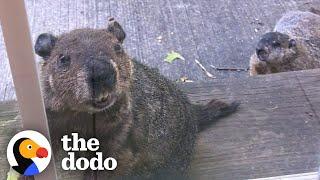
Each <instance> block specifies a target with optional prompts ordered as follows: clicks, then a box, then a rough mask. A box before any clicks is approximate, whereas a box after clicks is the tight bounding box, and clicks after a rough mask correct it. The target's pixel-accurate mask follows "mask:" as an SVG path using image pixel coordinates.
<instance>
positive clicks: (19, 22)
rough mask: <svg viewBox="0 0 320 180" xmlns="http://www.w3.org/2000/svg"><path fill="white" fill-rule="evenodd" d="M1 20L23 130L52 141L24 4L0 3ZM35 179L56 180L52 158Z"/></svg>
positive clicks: (5, 0) (9, 0)
mask: <svg viewBox="0 0 320 180" xmlns="http://www.w3.org/2000/svg"><path fill="white" fill-rule="evenodd" d="M0 20H1V25H2V32H3V36H4V40H5V45H6V48H7V54H8V57H9V62H10V68H11V72H12V77H13V82H14V85H15V90H16V95H17V99H18V104H19V108H20V114H21V117H22V124H23V128H24V129H30V130H35V131H38V132H40V133H42V134H43V135H45V136H46V137H47V138H48V140H50V137H49V130H48V125H47V118H46V114H45V109H44V103H43V99H42V95H41V90H40V86H39V78H38V74H37V68H36V64H35V60H34V53H33V47H32V43H31V36H30V30H29V23H28V18H27V13H26V9H25V4H24V1H23V0H0ZM35 178H36V179H37V180H45V179H50V180H55V179H56V173H55V167H54V159H53V157H52V159H51V162H50V164H49V166H48V167H47V168H46V170H45V171H44V172H42V173H41V174H39V175H37V176H36V177H35Z"/></svg>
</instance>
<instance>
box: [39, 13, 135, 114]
mask: <svg viewBox="0 0 320 180" xmlns="http://www.w3.org/2000/svg"><path fill="white" fill-rule="evenodd" d="M124 39H125V32H124V31H123V29H122V27H121V26H120V25H119V23H118V22H116V21H114V20H113V19H112V18H111V19H110V20H109V25H108V27H107V28H106V29H78V30H73V31H71V32H69V33H66V34H62V35H60V36H54V35H52V34H48V33H44V34H41V35H39V37H38V39H37V40H36V43H35V52H36V54H38V55H39V56H41V57H42V58H43V62H42V66H41V76H42V77H41V79H42V86H43V91H44V97H45V102H46V106H47V108H51V109H53V110H61V109H72V110H75V111H87V112H88V111H89V112H98V111H102V110H105V109H107V108H109V107H111V106H112V105H113V104H114V103H115V102H116V101H117V100H118V99H119V98H120V96H121V95H122V94H123V93H124V92H126V91H127V90H128V86H129V83H130V76H131V61H130V58H129V57H128V56H127V55H126V54H125V52H124V50H123V48H122V42H123V40H124Z"/></svg>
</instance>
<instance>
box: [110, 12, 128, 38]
mask: <svg viewBox="0 0 320 180" xmlns="http://www.w3.org/2000/svg"><path fill="white" fill-rule="evenodd" d="M108 21H109V22H108V28H107V30H108V32H110V33H112V34H113V35H114V36H115V37H116V38H117V39H118V40H119V42H121V43H122V42H123V40H124V39H125V38H126V33H125V32H124V30H123V29H122V27H121V25H120V24H119V23H118V22H117V21H115V20H114V18H112V17H111V18H109V20H108Z"/></svg>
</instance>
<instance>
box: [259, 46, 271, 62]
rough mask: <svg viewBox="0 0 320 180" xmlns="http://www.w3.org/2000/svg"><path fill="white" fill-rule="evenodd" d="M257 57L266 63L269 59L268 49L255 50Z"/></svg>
mask: <svg viewBox="0 0 320 180" xmlns="http://www.w3.org/2000/svg"><path fill="white" fill-rule="evenodd" d="M256 53H257V56H258V58H259V60H260V61H267V60H268V57H269V53H268V48H257V49H256Z"/></svg>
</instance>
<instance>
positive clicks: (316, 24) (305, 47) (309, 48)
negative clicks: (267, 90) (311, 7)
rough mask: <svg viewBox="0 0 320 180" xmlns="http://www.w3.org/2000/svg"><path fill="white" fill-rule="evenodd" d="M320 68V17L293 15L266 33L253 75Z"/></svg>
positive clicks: (252, 61)
mask: <svg viewBox="0 0 320 180" xmlns="http://www.w3.org/2000/svg"><path fill="white" fill-rule="evenodd" d="M314 68H320V16H319V15H317V14H315V13H312V12H301V11H291V12H288V13H286V14H285V15H284V16H283V17H282V18H281V19H280V20H279V22H278V23H277V24H276V26H275V28H274V32H269V33H266V34H264V35H263V36H262V38H261V39H260V41H259V42H258V44H257V47H256V52H255V54H253V55H252V56H251V59H250V75H258V74H270V73H278V72H286V71H297V70H305V69H314Z"/></svg>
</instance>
